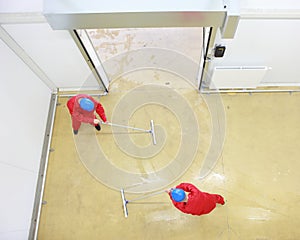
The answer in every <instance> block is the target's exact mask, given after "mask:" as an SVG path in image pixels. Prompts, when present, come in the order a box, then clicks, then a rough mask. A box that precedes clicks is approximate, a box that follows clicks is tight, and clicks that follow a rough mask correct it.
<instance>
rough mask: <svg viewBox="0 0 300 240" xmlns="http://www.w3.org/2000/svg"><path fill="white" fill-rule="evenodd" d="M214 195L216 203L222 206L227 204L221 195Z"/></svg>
mask: <svg viewBox="0 0 300 240" xmlns="http://www.w3.org/2000/svg"><path fill="white" fill-rule="evenodd" d="M212 195H213V196H214V197H215V199H216V203H219V204H222V205H224V204H225V201H224V198H223V197H222V196H221V195H219V194H212Z"/></svg>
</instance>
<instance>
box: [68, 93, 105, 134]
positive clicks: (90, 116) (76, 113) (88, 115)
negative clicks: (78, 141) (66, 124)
mask: <svg viewBox="0 0 300 240" xmlns="http://www.w3.org/2000/svg"><path fill="white" fill-rule="evenodd" d="M67 107H68V109H69V112H70V114H71V117H72V128H73V133H74V134H75V135H76V134H77V133H78V130H79V128H80V125H81V123H82V122H83V123H89V124H91V125H94V126H95V128H96V129H97V130H98V131H100V130H101V127H100V124H99V123H100V120H99V119H97V117H96V116H95V113H94V111H96V113H97V114H98V115H99V116H100V118H101V119H102V121H103V122H106V115H105V111H104V108H103V106H102V105H101V104H100V103H99V102H97V101H96V100H95V99H94V98H92V97H91V96H89V95H87V94H79V95H76V96H74V97H72V98H70V99H69V100H68V102H67Z"/></svg>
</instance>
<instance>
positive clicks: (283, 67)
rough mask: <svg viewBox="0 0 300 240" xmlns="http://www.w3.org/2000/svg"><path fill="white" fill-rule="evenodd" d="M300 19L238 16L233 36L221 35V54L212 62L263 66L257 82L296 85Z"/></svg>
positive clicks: (267, 84)
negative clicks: (259, 80)
mask: <svg viewBox="0 0 300 240" xmlns="http://www.w3.org/2000/svg"><path fill="white" fill-rule="evenodd" d="M299 42H300V19H293V20H286V19H280V20H276V19H241V20H240V23H239V26H238V29H237V32H236V36H235V38H234V39H232V40H228V39H222V40H220V41H219V43H221V44H224V45H225V46H226V51H225V56H224V57H223V58H215V59H214V61H213V63H214V66H267V67H270V68H271V69H270V70H269V71H268V72H267V73H266V75H265V76H264V78H263V79H262V82H261V83H260V84H259V86H299V85H300V72H299V71H298V69H297V65H296V64H297V62H298V58H299V54H300V50H299V49H298V48H297V45H298V44H299Z"/></svg>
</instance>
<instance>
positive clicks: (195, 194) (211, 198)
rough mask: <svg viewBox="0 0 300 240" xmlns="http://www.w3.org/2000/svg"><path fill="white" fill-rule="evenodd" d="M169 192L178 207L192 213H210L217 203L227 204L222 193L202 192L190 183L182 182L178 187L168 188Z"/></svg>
mask: <svg viewBox="0 0 300 240" xmlns="http://www.w3.org/2000/svg"><path fill="white" fill-rule="evenodd" d="M185 192H187V193H188V195H186V193H185ZM167 193H168V194H169V196H170V198H171V200H172V202H173V204H174V206H175V207H176V208H177V209H179V210H180V211H182V212H184V213H188V214H192V215H203V214H208V213H210V212H211V211H212V210H213V209H214V208H215V207H216V204H217V203H218V204H222V205H224V204H225V202H224V198H223V197H222V196H221V195H218V194H210V193H206V192H201V191H200V190H199V189H198V188H196V187H195V186H194V185H193V184H190V183H181V184H179V185H178V186H176V188H171V189H170V190H167Z"/></svg>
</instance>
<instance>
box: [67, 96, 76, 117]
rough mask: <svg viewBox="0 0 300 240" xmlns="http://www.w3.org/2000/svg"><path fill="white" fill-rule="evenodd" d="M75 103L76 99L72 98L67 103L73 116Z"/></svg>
mask: <svg viewBox="0 0 300 240" xmlns="http://www.w3.org/2000/svg"><path fill="white" fill-rule="evenodd" d="M74 102H75V97H71V98H70V99H69V100H68V102H67V108H68V109H69V113H70V114H71V115H72V114H73V109H74Z"/></svg>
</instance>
